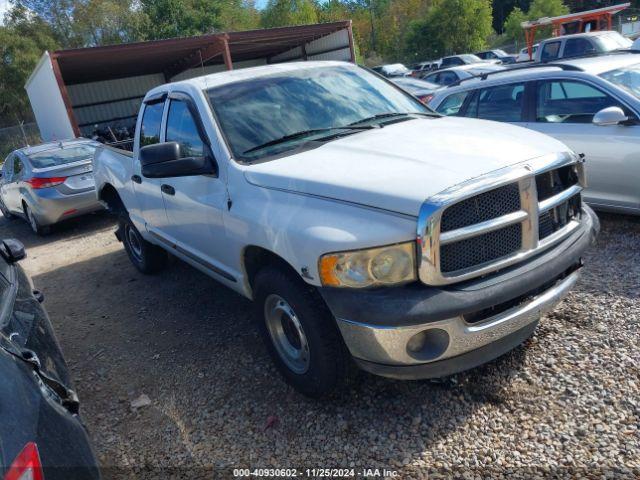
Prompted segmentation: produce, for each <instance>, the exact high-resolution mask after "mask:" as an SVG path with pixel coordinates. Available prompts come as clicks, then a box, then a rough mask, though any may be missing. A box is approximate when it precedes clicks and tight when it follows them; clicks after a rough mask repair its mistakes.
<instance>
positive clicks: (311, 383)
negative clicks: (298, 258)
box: [253, 267, 351, 398]
mask: <svg viewBox="0 0 640 480" xmlns="http://www.w3.org/2000/svg"><path fill="white" fill-rule="evenodd" d="M253 283H254V287H255V298H254V300H255V308H256V319H257V322H258V327H259V329H260V332H261V334H262V337H263V340H264V342H265V344H266V346H267V349H268V350H269V353H270V355H271V357H272V359H273V361H274V362H275V364H276V366H277V367H278V369H279V370H280V372H281V373H282V375H283V376H284V378H285V379H286V380H287V382H288V383H290V384H291V385H292V386H293V387H294V388H296V389H297V390H298V391H300V392H302V393H303V394H305V395H307V396H310V397H315V398H317V397H321V396H323V395H326V394H328V393H330V392H331V391H333V390H336V389H337V388H338V387H340V386H341V385H343V384H344V383H345V382H346V380H347V378H348V373H349V369H350V365H351V359H350V356H349V352H348V351H347V349H346V347H345V345H344V343H343V342H342V338H341V336H340V332H339V331H338V327H337V326H336V323H335V320H334V318H333V316H332V315H331V312H330V311H329V309H328V308H327V306H326V305H325V303H324V302H323V300H322V298H321V297H320V296H319V294H318V292H317V290H316V289H315V288H314V287H312V286H310V285H307V284H306V283H305V282H304V281H303V280H302V279H300V278H298V277H297V276H295V275H293V274H292V273H289V272H285V271H283V270H281V269H278V268H275V267H266V268H264V269H263V270H261V271H259V272H258V274H257V275H256V278H255V281H254V282H253Z"/></svg>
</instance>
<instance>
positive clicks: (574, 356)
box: [0, 215, 640, 479]
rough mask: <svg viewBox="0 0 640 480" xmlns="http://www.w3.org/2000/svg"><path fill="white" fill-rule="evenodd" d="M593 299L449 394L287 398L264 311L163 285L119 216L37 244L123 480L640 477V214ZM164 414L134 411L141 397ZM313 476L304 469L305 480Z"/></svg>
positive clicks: (588, 274) (380, 388)
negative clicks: (132, 253)
mask: <svg viewBox="0 0 640 480" xmlns="http://www.w3.org/2000/svg"><path fill="white" fill-rule="evenodd" d="M601 218H602V227H603V232H602V235H601V236H600V239H599V242H598V246H597V247H595V248H592V249H591V251H590V252H589V254H588V255H587V257H586V258H585V263H586V267H585V268H584V274H583V277H582V280H581V281H580V283H579V286H578V288H577V289H576V290H575V291H574V292H572V293H571V294H570V296H569V297H568V299H567V300H565V301H564V302H563V303H562V304H561V305H560V306H559V307H558V308H557V309H556V311H555V312H554V313H552V314H550V315H548V316H546V317H545V318H544V319H543V320H542V322H541V324H540V326H539V327H538V330H537V332H536V335H535V336H534V337H533V338H532V339H531V340H530V341H528V342H527V343H526V344H525V345H524V346H522V347H519V348H517V349H516V350H514V351H513V352H511V353H509V354H507V355H505V356H504V357H502V358H500V359H498V360H497V361H494V362H492V363H491V364H488V365H486V366H484V367H481V368H477V369H475V370H473V371H471V372H467V373H464V374H459V375H456V376H454V377H451V378H448V379H445V380H443V381H440V382H426V381H425V382H399V381H391V380H385V379H381V378H375V377H372V376H368V375H366V374H362V375H361V376H360V377H359V378H358V379H357V380H356V382H355V383H354V386H353V387H352V389H351V390H350V391H347V392H343V393H341V394H339V395H337V396H335V397H334V398H330V399H327V400H324V401H321V402H317V401H311V400H307V399H305V398H303V397H301V396H300V395H298V394H297V393H296V392H295V391H293V390H292V389H291V388H289V387H288V386H286V385H285V384H284V383H283V382H282V381H281V380H280V377H279V376H278V375H277V373H276V371H275V369H274V368H273V367H272V365H271V363H270V362H269V359H268V358H267V354H266V351H265V349H264V348H263V346H262V344H261V343H260V339H259V337H258V335H257V333H256V331H255V329H254V328H253V327H252V322H251V305H250V303H249V302H248V301H246V300H244V299H243V298H241V297H240V296H238V295H236V294H234V293H232V292H231V291H229V290H227V289H225V288H224V287H222V286H220V285H219V284H217V283H216V282H214V281H213V280H211V279H209V278H208V277H206V276H204V275H203V274H201V273H199V272H197V271H196V270H194V269H193V268H191V267H189V266H187V265H186V264H184V263H182V262H180V261H178V260H176V259H173V260H172V262H170V265H169V268H168V269H167V270H166V271H164V272H163V273H161V274H159V275H156V276H151V277H146V276H143V275H141V274H139V273H138V272H137V271H136V270H135V269H134V268H133V266H131V265H130V263H129V260H128V259H127V257H126V255H125V253H124V251H123V249H122V248H121V244H119V243H118V242H117V241H116V240H115V237H114V235H113V230H114V224H113V222H112V220H111V219H110V218H109V217H106V216H102V215H96V216H90V217H86V218H84V219H79V220H77V221H74V222H72V223H69V224H67V225H64V226H62V227H59V228H57V229H56V231H54V233H52V234H51V235H50V236H47V237H44V238H37V237H35V236H34V235H33V234H32V233H31V232H30V230H29V229H28V227H27V225H26V223H24V222H22V221H19V220H17V221H13V222H8V221H6V220H5V219H4V218H1V217H0V233H1V235H0V236H1V237H9V236H14V237H17V238H19V239H20V240H22V241H23V242H24V243H25V244H26V246H27V248H28V258H27V259H26V260H25V261H23V265H24V266H25V268H26V269H27V271H28V272H29V273H30V274H31V275H32V277H33V279H34V282H35V284H36V286H37V287H38V288H40V289H41V290H43V292H44V294H45V297H46V302H45V305H46V307H47V309H48V311H49V314H50V315H51V318H52V321H53V323H54V326H55V327H56V330H57V334H58V338H59V340H60V342H61V344H62V347H63V350H64V352H65V355H66V358H67V360H68V363H69V365H70V368H71V371H72V374H73V377H74V378H75V382H76V388H77V390H78V393H79V395H80V399H81V402H82V411H83V413H84V418H85V421H86V423H87V425H88V428H89V430H90V432H91V435H92V437H93V440H94V443H95V446H96V449H97V452H98V455H99V458H100V461H101V463H102V465H103V466H104V467H105V472H104V476H105V477H106V478H116V477H118V478H140V479H142V478H144V479H146V478H169V477H172V478H229V477H231V474H232V470H231V469H232V468H249V467H251V468H257V467H270V466H271V467H288V468H298V469H299V471H301V472H302V469H306V468H326V467H354V468H355V469H356V472H357V471H358V469H362V468H376V467H377V468H387V469H389V470H394V471H396V472H397V473H398V478H424V477H426V476H427V475H428V476H429V477H430V478H438V477H439V476H442V477H448V476H450V475H452V474H455V475H456V476H457V477H468V478H474V477H475V478H479V477H489V476H491V477H505V478H506V477H509V478H512V477H514V476H520V477H526V478H531V477H534V476H550V475H554V476H559V477H576V476H586V477H590V478H600V477H604V476H605V475H607V476H617V477H624V478H632V477H633V478H638V477H640V431H639V424H640V367H639V366H640V346H639V340H640V219H637V218H632V217H622V216H608V215H603V216H602V217H601ZM141 395H146V396H148V398H149V400H150V405H147V406H141V407H139V408H133V407H132V406H131V402H132V401H134V400H137V401H138V402H139V403H141V404H144V403H146V402H145V401H146V398H145V397H142V398H141ZM302 473H304V472H302Z"/></svg>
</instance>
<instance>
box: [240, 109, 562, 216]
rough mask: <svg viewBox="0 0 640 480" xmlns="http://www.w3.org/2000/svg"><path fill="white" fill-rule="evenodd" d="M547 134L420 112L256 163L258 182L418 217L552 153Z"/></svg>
mask: <svg viewBox="0 0 640 480" xmlns="http://www.w3.org/2000/svg"><path fill="white" fill-rule="evenodd" d="M568 150H569V149H568V147H566V146H565V145H564V144H562V143H560V142H558V141H557V140H554V139H552V138H551V137H548V136H546V135H542V134H540V133H536V132H533V131H531V130H527V129H525V128H520V127H515V126H512V125H508V124H504V123H497V122H489V121H483V120H474V119H468V118H456V117H444V118H420V119H414V120H409V121H405V122H399V123H395V124H392V125H388V126H386V127H384V128H380V129H374V130H366V131H364V132H360V133H355V134H353V135H349V136H347V137H344V138H340V139H338V140H334V141H331V142H328V143H326V144H324V145H322V146H321V147H318V148H314V149H310V150H307V151H304V152H302V153H298V154H294V155H290V156H287V157H284V158H280V159H277V160H272V161H269V162H264V163H261V164H256V165H251V166H249V167H247V170H246V171H245V178H246V179H247V181H248V182H250V183H251V184H253V185H256V186H260V187H265V188H273V189H278V190H285V191H290V192H295V193H301V194H306V195H314V196H319V197H324V198H330V199H336V200H341V201H346V202H351V203H355V204H360V205H366V206H369V207H374V208H381V209H384V210H389V211H393V212H398V213H402V214H406V215H413V216H417V215H418V212H419V210H420V206H421V205H422V203H423V202H424V201H425V200H426V199H427V198H429V197H431V196H432V195H435V194H436V193H438V192H441V191H442V190H445V189H446V188H448V187H452V186H454V185H457V184H459V183H462V182H464V181H465V180H468V179H471V178H475V177H478V176H481V175H484V174H486V173H489V172H492V171H494V170H497V169H500V168H503V167H506V166H509V165H512V164H515V163H520V162H523V161H526V160H530V159H532V158H535V157H540V156H542V155H546V154H550V153H559V152H566V151H568Z"/></svg>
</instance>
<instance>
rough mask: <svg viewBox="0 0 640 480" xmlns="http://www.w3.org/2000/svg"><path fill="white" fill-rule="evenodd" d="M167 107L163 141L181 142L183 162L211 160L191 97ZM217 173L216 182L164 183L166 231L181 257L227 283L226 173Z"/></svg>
mask: <svg viewBox="0 0 640 480" xmlns="http://www.w3.org/2000/svg"><path fill="white" fill-rule="evenodd" d="M168 102H169V104H168V112H167V120H166V131H165V141H167V142H178V143H179V144H180V149H181V155H182V156H183V157H199V156H203V155H207V154H209V153H208V152H210V145H209V141H208V139H207V135H206V133H205V131H204V126H203V123H202V120H201V118H200V115H199V113H198V110H197V108H196V105H195V103H194V101H193V100H192V99H191V97H189V96H187V95H186V94H183V93H177V92H174V93H172V94H170V96H169V100H168ZM218 170H219V175H218V176H214V175H192V176H187V177H173V178H165V179H162V180H163V181H162V186H161V189H162V196H163V198H164V205H165V209H166V212H167V219H168V225H167V228H166V230H165V231H166V234H167V235H168V237H169V239H170V240H171V241H173V242H175V244H176V245H177V248H178V251H179V252H180V253H182V254H184V255H185V256H187V257H189V258H190V259H192V260H193V261H195V262H197V263H199V264H200V265H202V266H204V267H205V268H207V269H208V270H210V271H213V272H214V273H216V274H218V275H221V276H222V277H224V278H226V279H227V280H229V279H230V278H229V275H228V274H227V273H226V269H225V267H224V258H223V255H222V252H223V251H224V249H223V246H224V242H225V238H224V235H225V233H224V232H225V230H224V225H223V220H222V212H223V209H224V208H226V204H227V189H226V185H225V182H224V180H223V176H224V175H225V173H226V172H224V171H223V170H222V169H218ZM231 278H233V277H231Z"/></svg>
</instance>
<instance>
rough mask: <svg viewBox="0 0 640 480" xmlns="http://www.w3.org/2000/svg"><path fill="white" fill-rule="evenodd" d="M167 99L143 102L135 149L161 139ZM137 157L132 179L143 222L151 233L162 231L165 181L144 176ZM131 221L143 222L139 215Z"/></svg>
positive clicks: (164, 223) (164, 218) (164, 222)
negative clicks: (163, 182)
mask: <svg viewBox="0 0 640 480" xmlns="http://www.w3.org/2000/svg"><path fill="white" fill-rule="evenodd" d="M164 100H165V97H159V98H158V99H155V100H152V101H147V103H145V105H143V107H142V108H144V112H143V114H142V121H141V123H140V128H139V132H140V133H139V136H138V139H137V141H138V142H139V147H138V149H135V151H136V152H139V151H140V150H139V149H140V148H142V147H145V146H147V145H153V144H155V143H159V142H160V132H161V126H162V116H163V113H164V107H165V101H164ZM138 157H139V156H138V155H135V160H134V166H133V173H134V174H133V176H132V177H131V180H132V181H133V190H134V191H135V194H136V199H137V201H138V205H139V207H140V216H141V217H142V219H141V221H142V222H144V224H145V228H146V229H147V230H149V231H150V232H155V233H161V232H162V231H164V229H165V228H166V226H167V214H166V213H165V209H164V200H163V198H162V192H161V191H160V188H161V187H160V186H161V185H162V181H161V179H158V178H146V177H143V176H142V173H141V167H140V160H139V158H138ZM132 220H133V221H134V222H135V221H136V220H138V221H140V219H136V218H132Z"/></svg>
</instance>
